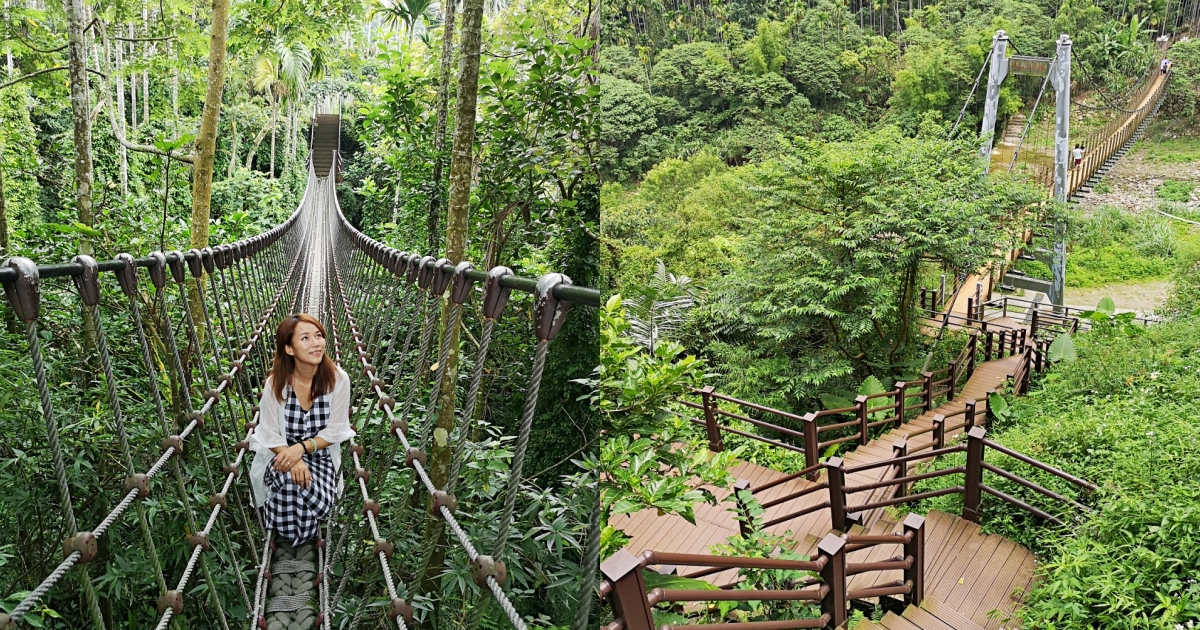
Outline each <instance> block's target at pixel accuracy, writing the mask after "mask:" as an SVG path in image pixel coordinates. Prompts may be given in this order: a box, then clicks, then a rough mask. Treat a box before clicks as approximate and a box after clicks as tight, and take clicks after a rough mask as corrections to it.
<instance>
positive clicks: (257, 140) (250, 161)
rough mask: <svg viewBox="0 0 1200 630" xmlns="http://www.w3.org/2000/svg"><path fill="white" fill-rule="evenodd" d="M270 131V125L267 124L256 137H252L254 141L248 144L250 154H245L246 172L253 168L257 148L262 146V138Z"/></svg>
mask: <svg viewBox="0 0 1200 630" xmlns="http://www.w3.org/2000/svg"><path fill="white" fill-rule="evenodd" d="M270 130H271V124H270V123H267V124H265V125H263V128H262V129H260V130H259V131H258V135H257V136H254V141H253V142H251V143H250V152H249V153H247V154H246V170H250V169H251V168H253V167H254V155H255V154H257V153H258V146H259V145H260V144H262V141H263V138H266V137H267V132H268V131H270Z"/></svg>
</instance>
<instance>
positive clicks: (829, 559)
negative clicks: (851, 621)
mask: <svg viewBox="0 0 1200 630" xmlns="http://www.w3.org/2000/svg"><path fill="white" fill-rule="evenodd" d="M822 557H824V558H826V562H825V568H823V569H821V580H822V581H823V582H824V583H825V584H827V585H828V586H829V592H828V593H827V594H826V595H825V599H822V600H821V612H822V613H823V614H826V615H829V626H828V627H830V628H841V627H844V626H845V625H846V610H847V609H848V608H849V607H850V606H849V602H848V601H847V600H846V541H845V540H844V539H843V538H842V537H841V536H837V535H835V534H826V535H825V538H823V539H821V542H820V543H819V544H818V545H817V559H818V561H819V560H820V559H821V558H822Z"/></svg>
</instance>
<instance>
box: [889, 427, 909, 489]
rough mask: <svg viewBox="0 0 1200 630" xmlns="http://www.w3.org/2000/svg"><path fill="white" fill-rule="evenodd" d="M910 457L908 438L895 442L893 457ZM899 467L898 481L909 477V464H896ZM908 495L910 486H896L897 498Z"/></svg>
mask: <svg viewBox="0 0 1200 630" xmlns="http://www.w3.org/2000/svg"><path fill="white" fill-rule="evenodd" d="M907 455H908V438H903V437H899V438H896V441H895V442H892V457H894V458H898V457H905V456H907ZM895 465H896V466H897V467H899V470H897V471H896V477H895V478H896V479H899V478H901V477H907V476H908V462H899V463H897V464H895ZM906 494H908V484H906V483H902V484H899V485H897V486H896V496H897V497H902V496H905V495H906Z"/></svg>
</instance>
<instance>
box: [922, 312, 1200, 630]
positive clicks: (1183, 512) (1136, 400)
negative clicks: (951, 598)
mask: <svg viewBox="0 0 1200 630" xmlns="http://www.w3.org/2000/svg"><path fill="white" fill-rule="evenodd" d="M1106 306H1109V305H1106ZM1097 313H1102V311H1100V310H1097ZM1075 341H1076V343H1077V352H1078V360H1076V361H1074V362H1066V361H1064V362H1061V363H1056V364H1055V365H1054V367H1053V368H1052V369H1051V370H1050V371H1049V372H1048V373H1046V374H1045V375H1044V376H1042V377H1040V382H1038V383H1036V384H1035V385H1034V386H1033V388H1032V389H1031V391H1030V393H1029V395H1028V396H1024V397H1019V398H1015V399H1012V400H1010V401H1009V403H1008V404H1009V405H1010V409H1009V413H1008V414H1007V415H1006V416H1005V417H1003V418H1001V420H1000V421H998V422H997V423H996V425H995V426H993V427H990V428H989V433H990V434H991V435H989V437H990V438H991V439H994V440H996V441H998V442H1000V443H1002V444H1004V445H1005V446H1007V447H1009V448H1012V449H1014V450H1017V451H1019V452H1022V453H1026V454H1029V455H1031V456H1033V457H1035V458H1036V459H1038V460H1039V461H1043V462H1046V463H1048V464H1050V465H1052V466H1055V467H1058V468H1060V469H1062V470H1066V471H1067V472H1069V473H1071V474H1073V475H1076V476H1079V477H1082V478H1084V479H1087V480H1089V481H1092V482H1093V483H1095V484H1096V485H1098V486H1099V488H1100V489H1099V490H1098V491H1097V492H1096V494H1095V495H1094V496H1088V495H1086V494H1084V493H1082V492H1081V490H1080V489H1079V488H1078V487H1077V486H1074V485H1072V484H1069V483H1066V482H1063V481H1062V480H1060V479H1058V478H1056V477H1053V476H1051V475H1048V474H1046V473H1043V472H1041V471H1039V470H1037V469H1034V468H1032V467H1029V466H1026V465H1024V464H1021V463H1019V462H1015V461H1014V460H1011V459H1009V458H1006V457H1003V456H998V457H992V456H991V455H990V454H989V457H988V461H989V462H991V463H992V464H994V465H997V466H1001V467H1003V468H1005V469H1007V470H1008V471H1010V472H1013V473H1015V474H1017V475H1019V476H1021V477H1023V478H1026V479H1030V480H1032V481H1034V482H1035V483H1037V484H1039V485H1042V486H1044V487H1047V488H1050V489H1051V490H1053V491H1055V492H1058V493H1061V494H1064V495H1066V496H1068V497H1072V498H1075V499H1076V500H1080V501H1083V502H1084V503H1085V504H1088V505H1091V506H1094V507H1095V511H1094V512H1092V513H1090V514H1086V515H1082V520H1077V515H1076V514H1075V513H1074V512H1072V511H1070V510H1068V509H1064V508H1065V506H1064V505H1063V504H1061V503H1060V502H1057V501H1049V500H1047V499H1045V498H1044V497H1041V496H1040V495H1037V494H1034V493H1032V492H1029V491H1028V490H1026V489H1023V488H1020V487H1018V486H1016V485H1015V484H1012V483H1010V482H1008V481H1007V480H1005V479H1003V478H1000V477H996V476H993V475H991V474H990V473H985V483H988V484H989V485H992V486H993V487H995V488H997V489H999V490H1001V491H1003V492H1007V493H1009V494H1013V495H1014V496H1016V497H1018V498H1020V499H1021V500H1023V501H1027V502H1029V503H1032V504H1033V505H1035V506H1037V507H1039V508H1041V509H1045V510H1047V511H1050V512H1051V513H1052V514H1057V515H1059V516H1060V518H1064V519H1065V520H1067V521H1068V522H1069V523H1071V524H1070V525H1069V526H1068V527H1067V528H1066V529H1055V528H1050V527H1046V526H1042V525H1040V524H1039V523H1037V522H1036V521H1035V520H1034V519H1033V518H1032V517H1031V516H1030V515H1028V514H1027V513H1024V512H1022V511H1020V510H1018V509H1016V508H1013V507H1011V506H1009V505H1007V504H1005V503H1002V502H1000V501H999V500H996V499H993V498H990V497H988V498H985V501H984V514H985V521H984V526H985V529H987V530H989V531H992V532H997V533H1001V534H1003V535H1005V536H1007V537H1009V538H1011V539H1013V540H1016V541H1018V542H1020V543H1022V544H1025V545H1027V546H1030V547H1032V548H1033V549H1034V550H1035V551H1037V552H1038V553H1039V554H1040V556H1041V557H1040V559H1039V563H1038V564H1039V568H1038V571H1039V579H1038V580H1037V582H1036V583H1035V585H1034V587H1033V590H1032V591H1031V592H1030V594H1029V595H1027V596H1026V597H1025V599H1024V604H1025V605H1024V607H1023V608H1022V609H1021V610H1020V612H1019V613H1018V614H1019V617H1020V619H1021V622H1022V627H1024V628H1039V629H1049V628H1056V629H1060V630H1061V629H1073V628H1080V629H1083V628H1095V627H1103V628H1163V629H1169V628H1173V627H1175V625H1174V624H1177V623H1186V622H1187V621H1188V620H1192V619H1196V618H1197V615H1198V614H1200V599H1198V598H1197V594H1200V593H1198V591H1200V587H1197V586H1196V584H1195V582H1194V580H1195V575H1196V570H1197V567H1198V566H1200V554H1198V552H1197V549H1198V547H1197V545H1196V544H1195V543H1194V541H1195V539H1196V537H1197V536H1198V535H1200V520H1198V519H1197V514H1198V513H1200V512H1198V510H1200V493H1198V492H1197V490H1196V485H1195V479H1196V476H1197V475H1198V474H1200V448H1198V447H1197V443H1196V440H1195V439H1194V423H1193V421H1192V419H1191V418H1190V413H1191V412H1190V407H1189V406H1187V405H1181V404H1179V401H1185V400H1186V401H1190V400H1197V399H1198V398H1200V329H1198V328H1197V321H1196V320H1194V319H1192V320H1185V321H1179V322H1175V323H1168V324H1161V325H1155V326H1151V327H1148V328H1146V329H1145V330H1144V331H1141V330H1139V331H1138V333H1136V334H1134V333H1132V332H1131V331H1129V330H1127V329H1125V328H1123V327H1120V328H1114V329H1111V330H1109V331H1101V332H1100V333H1099V334H1097V332H1092V333H1086V334H1083V335H1079V336H1078V337H1076V339H1075ZM955 462H958V463H955ZM954 465H961V459H955V458H947V459H946V460H945V461H943V462H939V463H938V464H937V466H939V467H942V466H954ZM949 483H953V482H949ZM935 485H936V484H927V483H926V482H922V483H921V484H918V487H917V488H915V489H914V492H917V491H922V490H928V489H931V488H932V487H934V486H935ZM939 499H940V498H939ZM955 501H957V499H954V500H946V501H940V502H939V500H935V501H933V502H928V503H927V505H926V507H937V508H938V509H946V510H954V509H956V504H955Z"/></svg>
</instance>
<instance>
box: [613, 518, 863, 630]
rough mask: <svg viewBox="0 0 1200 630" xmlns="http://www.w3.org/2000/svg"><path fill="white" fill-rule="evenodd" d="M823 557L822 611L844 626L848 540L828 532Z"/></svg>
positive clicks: (821, 545) (820, 551) (837, 625)
mask: <svg viewBox="0 0 1200 630" xmlns="http://www.w3.org/2000/svg"><path fill="white" fill-rule="evenodd" d="M822 557H824V558H827V560H826V562H825V568H824V569H821V580H822V581H823V582H824V583H825V584H827V585H829V593H827V594H826V595H825V599H823V600H821V612H822V613H823V614H826V615H829V626H828V627H830V628H842V627H844V626H845V625H846V615H847V610H848V609H849V608H850V602H849V601H847V599H846V541H845V540H844V539H842V537H841V536H837V535H835V534H826V535H825V538H823V539H822V540H821V542H820V543H819V544H818V545H817V559H818V560H820V559H821V558H822ZM626 628H629V626H626ZM630 630H633V629H632V628H630Z"/></svg>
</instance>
